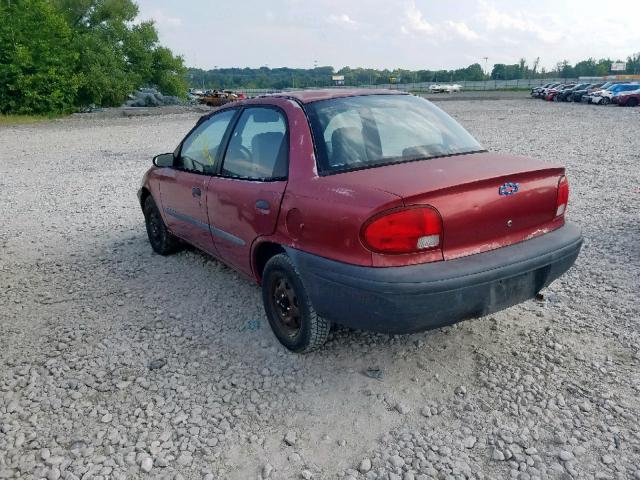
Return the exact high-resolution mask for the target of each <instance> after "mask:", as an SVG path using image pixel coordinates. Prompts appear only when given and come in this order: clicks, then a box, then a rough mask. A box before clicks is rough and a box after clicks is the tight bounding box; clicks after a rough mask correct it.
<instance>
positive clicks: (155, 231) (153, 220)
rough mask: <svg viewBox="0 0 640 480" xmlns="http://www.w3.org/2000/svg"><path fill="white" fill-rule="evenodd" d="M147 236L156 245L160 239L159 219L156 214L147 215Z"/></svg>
mask: <svg viewBox="0 0 640 480" xmlns="http://www.w3.org/2000/svg"><path fill="white" fill-rule="evenodd" d="M148 225H149V236H150V237H151V240H152V241H153V242H154V243H158V242H159V241H160V239H161V238H162V229H161V226H160V217H159V216H158V214H157V213H156V212H153V211H152V212H150V213H149V221H148Z"/></svg>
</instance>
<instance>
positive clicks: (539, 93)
mask: <svg viewBox="0 0 640 480" xmlns="http://www.w3.org/2000/svg"><path fill="white" fill-rule="evenodd" d="M559 85H560V83H547V84H546V85H544V86H542V87H538V88H536V89H534V90H533V91H532V92H531V94H532V96H533V97H534V98H544V97H545V95H546V94H547V91H548V90H549V89H551V88H555V87H558V86H559Z"/></svg>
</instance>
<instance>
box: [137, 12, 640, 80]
mask: <svg viewBox="0 0 640 480" xmlns="http://www.w3.org/2000/svg"><path fill="white" fill-rule="evenodd" d="M137 3H138V5H139V7H140V14H139V20H148V19H153V20H154V21H155V22H156V26H157V28H158V31H159V34H160V41H161V42H162V43H163V44H164V45H166V46H168V47H170V48H171V49H172V50H173V51H174V52H175V53H178V54H181V55H183V56H184V58H185V61H186V64H187V66H190V67H199V68H204V69H212V68H216V67H219V68H221V67H261V66H264V65H266V66H268V67H270V68H275V67H298V68H312V67H313V66H314V65H316V64H317V65H318V66H325V65H331V66H333V67H335V68H336V69H339V68H341V67H344V66H350V67H352V68H353V67H372V68H390V69H393V68H407V69H432V70H434V69H451V68H459V67H466V66H468V65H470V64H472V63H476V62H477V63H480V64H481V65H482V66H483V67H484V65H485V60H484V57H488V61H487V65H488V67H489V70H490V69H491V66H492V65H493V64H494V63H517V62H518V60H519V59H520V58H525V59H526V60H527V62H528V63H529V64H532V63H533V61H534V60H535V59H536V57H540V65H541V66H544V67H546V68H547V69H549V68H551V67H553V66H554V65H555V64H556V63H557V62H559V61H562V60H565V59H566V60H568V61H569V62H570V63H572V64H573V63H575V62H576V61H580V60H583V59H586V58H589V57H594V58H596V59H598V58H605V57H610V58H612V59H613V60H616V59H621V60H624V59H626V58H627V56H629V55H631V54H632V53H635V52H639V51H640V27H639V26H638V16H637V2H636V1H634V2H633V4H632V3H631V0H617V1H616V2H612V3H611V4H609V3H607V2H602V1H595V0H579V1H574V0H536V1H524V0H510V1H507V0H478V1H471V0H458V1H449V0H439V1H428V0H266V1H258V0H239V1H238V0H236V1H229V0H209V1H207V0H187V1H182V2H177V1H175V0H137ZM627 12H628V13H627Z"/></svg>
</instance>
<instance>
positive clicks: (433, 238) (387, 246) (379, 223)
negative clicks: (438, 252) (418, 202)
mask: <svg viewBox="0 0 640 480" xmlns="http://www.w3.org/2000/svg"><path fill="white" fill-rule="evenodd" d="M361 237H362V242H363V243H364V245H365V247H367V248H368V249H369V250H372V251H374V252H378V253H395V254H401V253H415V252H423V251H426V250H433V249H436V248H439V247H440V244H441V242H442V219H441V218H440V214H439V213H438V211H437V210H436V209H435V208H433V207H423V206H419V207H408V208H402V209H399V210H391V211H389V212H385V213H382V214H379V215H376V216H375V217H373V218H371V219H370V220H369V221H368V222H367V223H365V224H364V226H363V228H362V234H361Z"/></svg>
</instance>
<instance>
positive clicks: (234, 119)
mask: <svg viewBox="0 0 640 480" xmlns="http://www.w3.org/2000/svg"><path fill="white" fill-rule="evenodd" d="M229 111H235V113H234V115H233V116H232V117H231V119H230V120H229V124H228V125H227V128H226V130H225V132H224V134H223V135H222V141H221V142H220V146H219V147H218V149H219V151H222V152H225V153H226V145H227V142H228V139H229V136H230V132H232V131H233V128H232V127H235V124H236V122H237V120H238V118H239V112H240V111H241V108H239V107H230V108H223V109H220V110H216V111H215V112H213V113H210V114H208V115H203V116H202V117H200V118H199V119H198V121H197V122H196V124H195V125H194V126H193V128H192V129H191V130H189V133H187V134H186V135H185V136H184V138H183V139H182V141H181V142H180V143H179V144H178V146H177V147H176V150H175V151H174V157H175V158H174V165H173V167H172V168H173V169H175V170H177V171H179V172H185V173H192V174H194V175H205V176H207V177H215V176H217V175H218V173H219V171H220V165H221V164H222V161H221V160H219V159H220V158H222V157H221V156H220V155H218V156H217V157H218V160H216V164H215V165H214V166H213V170H212V171H211V172H198V171H194V170H188V169H186V168H181V167H177V166H176V163H178V161H179V160H180V159H181V157H182V149H183V147H184V144H185V142H186V141H187V139H189V137H191V135H192V134H193V133H194V132H195V131H196V130H197V129H198V128H199V127H200V126H201V125H202V124H203V123H205V122H208V121H209V120H211V119H213V118H214V117H215V116H216V115H220V114H222V113H226V112H229ZM223 147H224V149H223ZM220 149H222V150H220Z"/></svg>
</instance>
